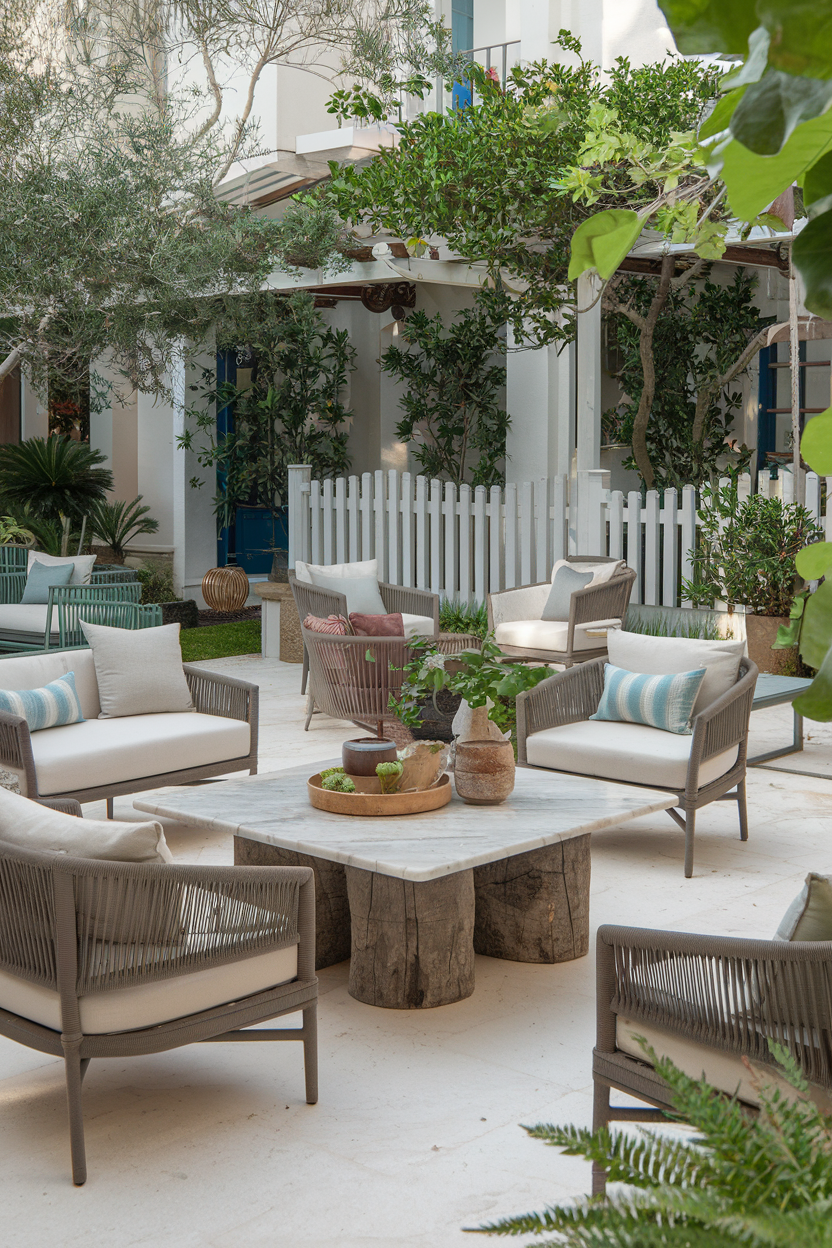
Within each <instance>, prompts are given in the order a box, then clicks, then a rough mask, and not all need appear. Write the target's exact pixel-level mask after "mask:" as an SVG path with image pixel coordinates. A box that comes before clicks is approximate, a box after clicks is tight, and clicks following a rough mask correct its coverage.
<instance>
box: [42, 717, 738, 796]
mask: <svg viewBox="0 0 832 1248" xmlns="http://www.w3.org/2000/svg"><path fill="white" fill-rule="evenodd" d="M54 731H55V732H65V731H66V729H61V728H56V729H55V730H54ZM39 735H40V736H43V735H44V734H43V733H40V734H39ZM692 741H693V737H687V736H680V735H679V734H677V733H675V732H662V731H661V729H660V728H647V727H645V726H644V725H643V724H619V723H609V722H608V721H606V720H583V721H581V722H580V723H577V724H564V725H562V726H561V727H559V728H546V729H544V730H543V732H534V733H532V735H531V736H530V737H527V738H526V758H527V759H528V761H529V762H530V763H531V764H532V765H533V766H534V767H549V768H551V769H552V770H554V771H570V772H577V774H578V775H581V776H598V777H600V778H602V779H605V780H626V781H629V782H630V783H631V784H643V785H647V786H648V787H649V786H650V785H657V786H658V787H659V788H663V789H677V790H679V792H681V791H682V790H683V789H684V787H685V781H686V779H687V774H688V760H689V758H690V747H691V743H692ZM738 752H739V746H736V745H735V746H732V747H731V749H730V750H725V751H723V753H722V754H716V755H714V757H713V758H709V759H708V760H707V762H705V763H703V764H702V765H701V767H700V768H699V784H700V786H701V785H706V784H710V783H711V781H713V780H717V779H718V778H719V777H720V776H724V775H725V772H726V771H730V769H731V768H732V767H733V765H734V763H735V762H736V761H737V754H738Z"/></svg>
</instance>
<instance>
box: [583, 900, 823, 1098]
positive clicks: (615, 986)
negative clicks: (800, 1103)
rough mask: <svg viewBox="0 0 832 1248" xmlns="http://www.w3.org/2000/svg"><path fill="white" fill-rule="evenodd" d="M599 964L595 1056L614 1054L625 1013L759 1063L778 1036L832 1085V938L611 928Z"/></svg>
mask: <svg viewBox="0 0 832 1248" xmlns="http://www.w3.org/2000/svg"><path fill="white" fill-rule="evenodd" d="M596 967H597V978H596V984H597V989H596V1009H597V1031H596V1053H613V1052H614V1051H615V1047H616V1046H615V1032H616V1018H617V1016H618V1015H622V1016H624V1017H626V1018H627V1019H629V1020H631V1021H633V1022H638V1021H639V1020H643V1021H644V1022H647V1023H651V1024H653V1025H655V1026H657V1027H660V1028H662V1029H663V1030H666V1031H670V1032H675V1033H677V1034H678V1035H681V1036H684V1037H685V1038H687V1039H689V1040H694V1041H695V1042H696V1043H697V1044H701V1045H703V1046H705V1047H708V1048H711V1049H718V1050H723V1051H729V1052H733V1053H746V1054H748V1056H749V1057H750V1058H752V1059H753V1060H755V1061H759V1062H766V1063H771V1062H772V1060H773V1059H772V1057H771V1054H770V1052H769V1048H768V1040H769V1038H770V1039H773V1040H777V1041H778V1042H779V1043H780V1044H784V1045H786V1046H787V1047H788V1048H789V1049H790V1050H791V1052H792V1054H793V1056H794V1057H795V1058H796V1059H797V1061H798V1063H799V1065H800V1066H801V1067H802V1069H803V1072H804V1074H805V1075H806V1078H807V1079H809V1080H812V1081H814V1082H816V1083H820V1084H824V1085H826V1086H827V1087H829V1086H830V1084H832V1071H830V1068H829V1063H828V1060H827V1057H826V1054H827V1051H828V1035H829V1031H830V1027H832V1016H830V1004H829V1003H830V1000H832V942H829V941H811V942H810V941H779V940H747V939H745V938H742V937H734V936H702V935H697V934H694V933H690V932H662V931H653V930H651V929H649V928H632V927H617V926H612V925H604V926H603V927H600V928H599V929H598V940H597V959H596ZM807 1036H809V1037H811V1036H816V1037H817V1038H818V1043H815V1044H812V1043H808V1044H807V1043H806V1042H805V1041H806V1037H807ZM824 1036H825V1037H826V1039H825V1041H824Z"/></svg>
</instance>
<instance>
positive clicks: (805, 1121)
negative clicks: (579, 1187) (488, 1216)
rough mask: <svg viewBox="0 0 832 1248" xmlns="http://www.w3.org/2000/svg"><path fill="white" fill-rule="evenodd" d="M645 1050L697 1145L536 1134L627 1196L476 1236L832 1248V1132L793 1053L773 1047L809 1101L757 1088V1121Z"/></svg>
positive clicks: (550, 1242)
mask: <svg viewBox="0 0 832 1248" xmlns="http://www.w3.org/2000/svg"><path fill="white" fill-rule="evenodd" d="M645 1048H646V1052H647V1053H648V1055H649V1057H650V1060H651V1061H653V1062H654V1063H655V1066H656V1069H657V1071H658V1073H659V1074H660V1075H661V1077H662V1078H663V1079H664V1080H665V1081H666V1082H667V1083H668V1084H669V1085H670V1088H671V1089H672V1092H673V1104H674V1108H675V1110H676V1114H677V1115H678V1116H679V1117H680V1118H681V1119H683V1120H684V1121H686V1122H689V1123H690V1124H691V1125H692V1126H693V1127H694V1128H695V1131H696V1135H695V1136H694V1137H693V1138H682V1139H679V1138H678V1137H663V1136H662V1135H660V1134H659V1133H658V1132H654V1131H647V1130H643V1129H642V1130H639V1131H638V1133H637V1134H633V1135H630V1134H625V1133H624V1132H623V1131H616V1132H610V1131H609V1130H607V1129H604V1130H601V1131H597V1132H595V1133H592V1132H590V1131H587V1130H585V1129H582V1128H579V1127H556V1126H550V1125H548V1124H541V1125H539V1126H535V1127H527V1128H526V1130H527V1131H528V1133H529V1135H530V1136H532V1138H533V1139H538V1140H543V1141H544V1142H545V1143H546V1144H549V1145H551V1146H552V1147H554V1148H559V1149H561V1150H562V1151H563V1152H565V1153H566V1154H567V1155H568V1156H573V1157H583V1158H585V1159H586V1160H587V1161H592V1162H595V1163H596V1164H598V1165H600V1166H602V1167H603V1168H604V1169H605V1170H606V1171H607V1175H608V1178H609V1180H610V1181H612V1182H614V1183H616V1184H622V1187H620V1188H616V1189H614V1190H612V1191H610V1192H608V1194H607V1198H606V1200H598V1199H589V1198H586V1199H584V1200H580V1201H577V1202H575V1203H574V1204H568V1205H550V1206H549V1207H548V1208H547V1209H545V1210H544V1211H543V1212H542V1213H527V1214H522V1215H520V1216H518V1217H513V1218H505V1219H503V1220H502V1221H499V1222H493V1223H490V1224H489V1225H487V1226H481V1227H478V1228H471V1229H477V1230H479V1231H481V1232H483V1233H484V1234H486V1235H536V1236H540V1235H545V1236H546V1238H545V1239H535V1241H534V1242H535V1245H536V1248H549V1246H551V1248H555V1245H562V1246H563V1248H674V1246H677V1245H678V1248H726V1246H727V1245H729V1244H744V1245H747V1248H809V1246H810V1245H811V1248H828V1246H829V1245H830V1244H832V1223H831V1222H830V1217H829V1214H830V1210H832V1123H830V1120H829V1119H828V1118H826V1117H824V1115H823V1114H821V1112H820V1111H819V1110H818V1108H817V1107H816V1105H815V1104H814V1102H813V1101H811V1100H810V1099H809V1097H808V1095H807V1093H808V1090H809V1085H808V1084H807V1083H806V1080H805V1078H804V1077H803V1075H802V1073H801V1071H800V1068H799V1067H798V1066H797V1064H796V1062H795V1060H794V1058H793V1057H792V1056H791V1054H790V1053H789V1052H788V1050H787V1049H785V1048H783V1047H782V1046H779V1045H774V1044H773V1045H772V1050H773V1052H774V1054H775V1056H776V1058H777V1060H778V1062H779V1063H780V1065H781V1067H782V1070H783V1073H784V1075H785V1077H786V1078H787V1080H788V1081H789V1082H790V1083H791V1084H792V1085H793V1086H794V1088H795V1089H796V1090H797V1091H798V1092H799V1093H800V1094H801V1095H799V1096H798V1097H797V1098H795V1099H794V1100H792V1099H791V1098H788V1097H786V1096H784V1094H783V1093H782V1092H781V1091H780V1090H779V1089H777V1088H775V1087H772V1086H771V1085H766V1082H765V1078H764V1077H761V1076H755V1077H754V1082H755V1084H756V1087H757V1091H758V1095H759V1097H760V1101H761V1104H762V1109H761V1112H760V1114H759V1115H758V1116H757V1117H754V1118H751V1117H749V1115H748V1114H747V1112H746V1111H745V1110H744V1109H742V1108H741V1107H740V1105H739V1103H738V1102H737V1101H735V1100H731V1099H729V1098H727V1097H725V1096H722V1095H721V1094H720V1093H719V1092H717V1091H716V1090H715V1089H714V1088H712V1087H710V1086H709V1085H708V1084H707V1083H706V1082H705V1081H704V1080H702V1081H698V1080H694V1079H690V1078H688V1076H687V1075H684V1074H682V1072H681V1071H679V1070H677V1069H676V1067H675V1066H673V1064H672V1063H671V1062H668V1061H666V1060H659V1059H657V1058H656V1055H655V1053H654V1052H653V1051H652V1050H651V1049H649V1048H647V1046H645ZM673 1116H674V1115H669V1117H673Z"/></svg>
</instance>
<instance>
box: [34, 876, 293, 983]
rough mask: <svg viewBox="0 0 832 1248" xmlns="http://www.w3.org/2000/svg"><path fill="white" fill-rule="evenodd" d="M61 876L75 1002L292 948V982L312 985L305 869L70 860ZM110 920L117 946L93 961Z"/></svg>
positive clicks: (111, 947)
mask: <svg viewBox="0 0 832 1248" xmlns="http://www.w3.org/2000/svg"><path fill="white" fill-rule="evenodd" d="M62 868H63V864H58V865H57V870H58V871H61V870H62ZM65 870H66V871H67V872H68V873H69V874H70V875H72V876H74V877H75V888H74V896H75V909H76V912H77V915H76V916H75V923H76V925H77V931H78V968H77V992H78V995H79V996H81V995H84V994H85V993H89V992H96V991H101V990H103V989H107V988H110V989H112V988H122V987H126V986H128V985H133V984H139V983H145V982H148V981H151V980H158V979H170V978H173V977H176V976H178V975H187V974H191V973H192V972H194V971H197V970H203V969H207V968H208V967H211V966H219V965H223V964H227V963H230V962H235V961H239V960H241V959H243V958H247V957H251V956H252V955H254V954H257V953H262V952H267V951H268V950H270V949H275V950H277V949H281V948H285V947H287V946H291V945H294V944H297V946H298V972H297V977H298V979H299V980H305V981H307V982H308V981H312V982H314V980H315V971H314V967H315V897H314V875H313V873H312V870H311V868H310V867H201V866H191V865H187V866H186V865H180V864H172V865H162V864H158V865H157V864H153V865H148V864H143V863H136V864H133V863H131V864H124V863H117V864H110V863H102V862H100V861H97V860H94V859H90V860H88V861H85V862H81V861H79V860H78V859H69V860H68V861H67V863H66V867H65ZM114 916H119V918H118V924H119V940H118V942H117V943H116V944H114V945H110V946H109V951H108V953H107V955H106V956H104V957H102V956H101V952H100V942H101V932H102V930H103V929H105V928H106V927H107V925H108V924H109V925H112V923H113V922H114ZM149 953H150V956H148V954H149ZM73 987H74V985H73Z"/></svg>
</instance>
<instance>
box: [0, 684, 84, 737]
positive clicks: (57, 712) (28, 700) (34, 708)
mask: <svg viewBox="0 0 832 1248" xmlns="http://www.w3.org/2000/svg"><path fill="white" fill-rule="evenodd" d="M0 711H7V712H8V714H9V715H22V716H23V718H24V719H25V720H26V723H27V724H28V725H29V731H30V732H39V731H40V730H41V728H61V727H63V725H64V724H80V723H82V722H83V719H84V716H83V714H82V713H81V702H80V700H79V698H78V692H77V690H76V688H75V673H74V672H67V673H66V675H65V676H59V677H58V679H57V680H50V682H49V684H48V685H44V686H43V688H42V689H17V690H14V689H0Z"/></svg>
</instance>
